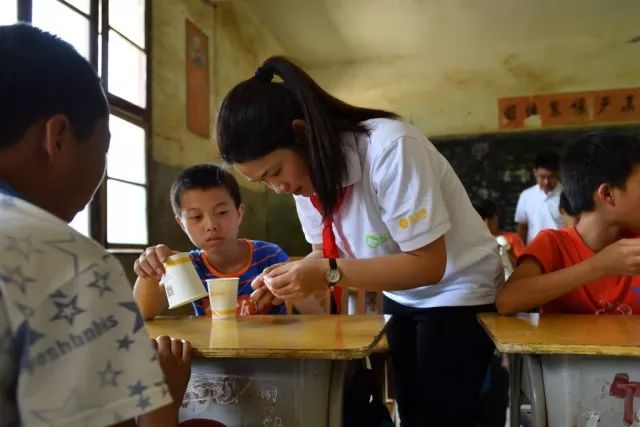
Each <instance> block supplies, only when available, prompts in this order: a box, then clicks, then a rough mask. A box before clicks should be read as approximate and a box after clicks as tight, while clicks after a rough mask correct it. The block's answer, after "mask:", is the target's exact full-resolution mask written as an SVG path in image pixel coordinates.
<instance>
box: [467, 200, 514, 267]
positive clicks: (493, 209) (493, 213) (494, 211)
mask: <svg viewBox="0 0 640 427" xmlns="http://www.w3.org/2000/svg"><path fill="white" fill-rule="evenodd" d="M473 207H474V208H475V209H476V212H478V214H479V215H480V218H482V220H483V221H484V224H485V225H486V226H487V229H488V230H489V233H491V235H492V236H494V237H495V238H496V239H498V238H499V237H500V236H502V237H503V238H504V240H503V239H500V240H499V241H498V244H500V246H501V247H504V248H505V251H506V252H507V254H508V256H509V260H510V261H511V263H512V265H514V266H515V265H516V261H517V260H518V257H519V256H520V255H521V254H522V252H523V251H524V243H522V239H521V238H520V235H519V234H518V233H514V232H512V231H506V230H500V227H499V218H498V208H497V206H496V204H495V203H494V202H492V201H491V200H486V199H485V200H481V201H480V202H478V203H476V204H474V205H473ZM501 240H503V241H502V242H501ZM505 242H506V244H505Z"/></svg>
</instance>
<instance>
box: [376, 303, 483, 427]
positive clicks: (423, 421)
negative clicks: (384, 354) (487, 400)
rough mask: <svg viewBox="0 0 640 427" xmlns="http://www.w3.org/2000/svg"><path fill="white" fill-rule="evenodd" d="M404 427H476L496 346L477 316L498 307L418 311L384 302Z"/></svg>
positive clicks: (441, 308)
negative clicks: (481, 392)
mask: <svg viewBox="0 0 640 427" xmlns="http://www.w3.org/2000/svg"><path fill="white" fill-rule="evenodd" d="M384 306H385V313H387V314H392V315H393V317H392V319H391V321H390V323H389V325H388V326H387V340H388V342H389V347H390V354H391V367H392V369H393V377H394V385H395V390H396V398H397V401H398V410H399V413H400V420H401V422H402V427H444V426H446V427H458V426H460V427H467V426H468V427H475V426H476V424H477V422H478V420H479V414H480V390H481V388H482V384H483V381H484V378H485V375H486V373H487V368H488V366H489V361H490V359H491V355H492V354H493V352H494V349H495V347H494V345H493V342H492V341H491V340H490V339H489V337H488V336H487V334H486V333H485V332H484V330H483V329H482V326H480V324H479V323H478V320H477V318H476V314H477V313H482V312H489V311H495V306H494V305H493V304H490V305H481V306H469V307H436V308H428V309H414V308H411V307H406V306H403V305H400V304H398V303H395V302H394V301H391V300H390V299H388V298H385V304H384Z"/></svg>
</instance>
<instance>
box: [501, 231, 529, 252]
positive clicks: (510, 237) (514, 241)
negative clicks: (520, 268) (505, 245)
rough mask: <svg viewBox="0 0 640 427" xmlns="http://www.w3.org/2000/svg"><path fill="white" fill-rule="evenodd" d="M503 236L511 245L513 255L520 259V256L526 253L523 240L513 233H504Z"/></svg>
mask: <svg viewBox="0 0 640 427" xmlns="http://www.w3.org/2000/svg"><path fill="white" fill-rule="evenodd" d="M502 235H503V236H504V238H505V239H507V242H509V244H510V245H511V250H512V251H513V255H515V257H516V258H519V257H520V255H522V253H523V252H524V247H525V246H524V243H522V239H521V238H520V235H519V234H518V233H514V232H513V231H503V232H502Z"/></svg>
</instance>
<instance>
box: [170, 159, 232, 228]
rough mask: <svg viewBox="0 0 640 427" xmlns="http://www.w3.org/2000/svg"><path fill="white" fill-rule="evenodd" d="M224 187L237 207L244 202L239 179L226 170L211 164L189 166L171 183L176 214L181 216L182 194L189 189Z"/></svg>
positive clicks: (172, 202)
mask: <svg viewBox="0 0 640 427" xmlns="http://www.w3.org/2000/svg"><path fill="white" fill-rule="evenodd" d="M215 187H224V188H226V189H227V191H228V192H229V195H230V196H231V198H232V199H233V203H234V204H235V205H236V208H239V207H240V204H242V198H241V197H240V186H239V185H238V181H236V179H235V178H234V177H233V175H231V174H230V173H229V172H227V171H226V170H224V169H222V168H221V167H218V166H215V165H211V164H200V165H194V166H191V167H188V168H187V169H185V170H183V171H182V172H180V174H179V175H178V176H177V177H176V179H175V181H173V184H172V185H171V193H170V194H171V195H170V197H171V207H172V208H173V213H174V214H175V215H176V216H180V208H181V199H182V194H184V192H185V191H187V190H192V189H194V188H195V189H200V190H206V189H208V188H215Z"/></svg>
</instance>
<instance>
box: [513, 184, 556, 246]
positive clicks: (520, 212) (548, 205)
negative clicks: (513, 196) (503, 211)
mask: <svg viewBox="0 0 640 427" xmlns="http://www.w3.org/2000/svg"><path fill="white" fill-rule="evenodd" d="M561 192H562V185H561V184H558V185H556V188H554V189H553V191H551V192H550V193H549V194H546V193H545V192H544V190H543V189H541V188H540V186H539V185H538V184H536V185H534V186H532V187H529V188H527V189H526V190H524V191H523V192H522V193H520V197H519V198H518V205H517V206H516V215H515V221H516V222H517V223H520V224H527V225H528V231H527V241H526V242H525V243H527V244H529V243H531V241H532V240H533V238H534V237H536V234H538V232H539V231H540V230H545V229H547V228H551V229H554V230H557V229H559V228H562V218H561V217H560V193H561Z"/></svg>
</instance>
